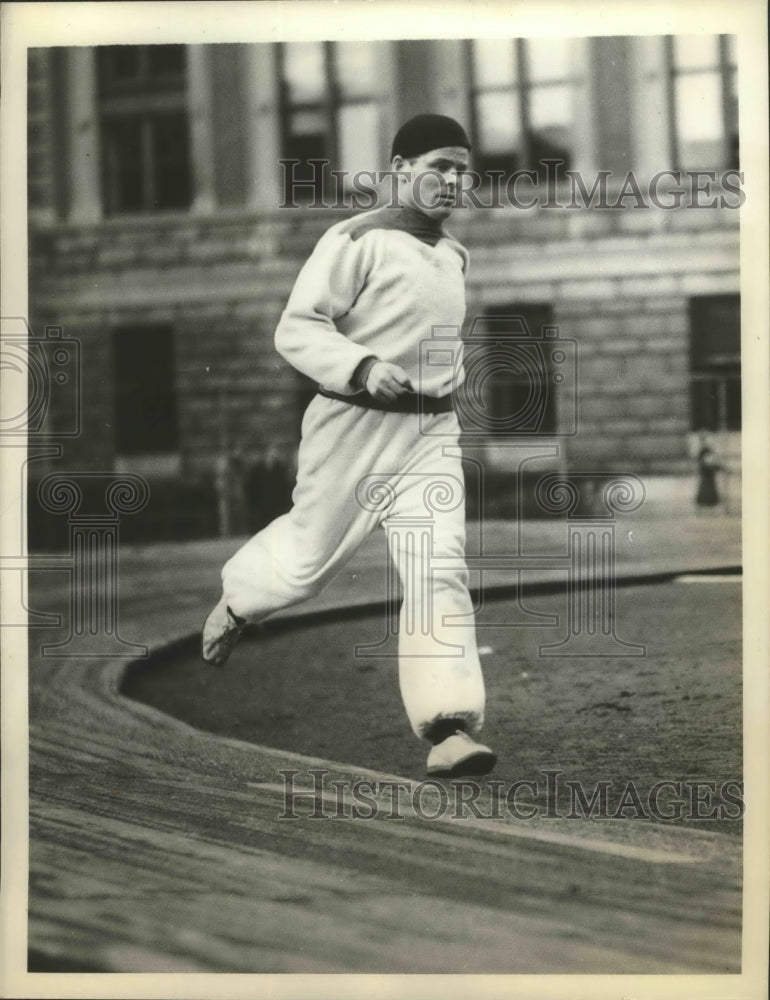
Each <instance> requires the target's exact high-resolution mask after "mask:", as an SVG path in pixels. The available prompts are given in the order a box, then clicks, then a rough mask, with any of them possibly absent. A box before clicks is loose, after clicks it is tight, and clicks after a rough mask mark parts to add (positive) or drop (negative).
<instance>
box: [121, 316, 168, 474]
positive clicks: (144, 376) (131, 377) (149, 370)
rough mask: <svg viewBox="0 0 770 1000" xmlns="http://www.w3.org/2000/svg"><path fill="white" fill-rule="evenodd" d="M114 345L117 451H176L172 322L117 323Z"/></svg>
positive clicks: (157, 453) (147, 453) (151, 452)
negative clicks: (159, 323) (136, 325)
mask: <svg viewBox="0 0 770 1000" xmlns="http://www.w3.org/2000/svg"><path fill="white" fill-rule="evenodd" d="M113 347H114V352H113V359H114V368H113V370H114V385H115V419H114V425H113V426H114V429H115V451H116V453H117V454H118V455H119V456H134V455H145V456H146V455H163V454H170V453H174V452H176V451H177V449H178V447H179V431H178V422H177V411H176V393H175V389H174V343H173V334H172V331H171V329H170V327H168V326H141V327H133V326H132V327H119V328H118V329H116V330H115V332H114V340H113Z"/></svg>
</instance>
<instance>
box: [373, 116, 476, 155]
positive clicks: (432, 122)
mask: <svg viewBox="0 0 770 1000" xmlns="http://www.w3.org/2000/svg"><path fill="white" fill-rule="evenodd" d="M443 146H463V147H464V148H465V149H470V148H471V144H470V141H469V139H468V136H467V135H466V134H465V129H464V128H463V127H462V125H460V123H459V122H456V121H455V120H454V118H449V117H447V115H415V116H414V118H410V119H409V121H408V122H406V123H405V124H404V125H402V126H401V128H400V129H399V130H398V132H396V137H395V139H394V140H393V146H392V147H391V151H390V158H391V160H392V159H393V157H394V156H403V158H404V159H405V160H411V159H414V157H416V156H422V154H423V153H427V152H429V151H430V150H431V149H441V148H442V147H443Z"/></svg>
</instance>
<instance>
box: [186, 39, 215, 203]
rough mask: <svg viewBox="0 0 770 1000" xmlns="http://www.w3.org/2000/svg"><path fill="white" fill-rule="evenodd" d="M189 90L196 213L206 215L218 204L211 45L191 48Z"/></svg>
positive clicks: (188, 51) (188, 59) (188, 52)
mask: <svg viewBox="0 0 770 1000" xmlns="http://www.w3.org/2000/svg"><path fill="white" fill-rule="evenodd" d="M187 87H188V91H187V97H188V102H189V112H190V138H191V145H192V168H193V202H192V211H193V212H197V213H200V214H204V215H205V214H207V213H209V212H213V211H214V209H215V208H216V204H217V197H216V187H215V173H214V114H213V104H212V95H211V65H210V53H209V47H208V46H207V45H190V46H189V47H188V49H187Z"/></svg>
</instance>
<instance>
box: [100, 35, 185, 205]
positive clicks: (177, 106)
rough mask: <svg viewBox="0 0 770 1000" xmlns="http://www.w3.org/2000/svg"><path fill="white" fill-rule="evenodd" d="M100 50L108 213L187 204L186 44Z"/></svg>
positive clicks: (102, 135)
mask: <svg viewBox="0 0 770 1000" xmlns="http://www.w3.org/2000/svg"><path fill="white" fill-rule="evenodd" d="M96 51H97V79H98V101H99V122H100V129H101V142H102V169H103V190H104V202H105V204H104V211H105V215H115V214H118V213H122V212H155V211H161V210H165V209H184V208H189V206H190V201H191V193H192V185H191V164H190V140H189V125H188V119H187V109H186V75H187V74H186V49H185V46H184V45H108V46H103V47H101V48H98V49H97V50H96Z"/></svg>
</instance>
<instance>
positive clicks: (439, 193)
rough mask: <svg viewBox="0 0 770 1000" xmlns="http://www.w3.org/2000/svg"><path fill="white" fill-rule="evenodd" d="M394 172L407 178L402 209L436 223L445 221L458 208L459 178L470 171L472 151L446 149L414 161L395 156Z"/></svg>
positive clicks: (401, 185)
mask: <svg viewBox="0 0 770 1000" xmlns="http://www.w3.org/2000/svg"><path fill="white" fill-rule="evenodd" d="M393 169H394V170H396V171H398V172H399V173H401V174H403V175H404V176H405V178H406V179H405V180H403V181H400V183H399V188H398V190H399V194H400V198H401V204H402V205H404V206H406V207H407V208H416V209H417V210H418V211H419V212H422V213H423V215H427V216H429V217H430V218H432V219H445V218H446V217H447V216H448V215H449V213H450V212H451V211H452V209H453V208H454V206H455V204H456V202H455V198H456V190H457V186H458V179H459V176H460V174H462V173H463V172H464V171H465V170H467V169H468V150H467V149H464V148H463V147H462V146H442V147H441V148H440V149H431V150H430V151H429V152H427V153H422V154H420V156H417V157H415V158H414V159H412V160H404V159H403V158H402V157H400V156H395V157H394V158H393Z"/></svg>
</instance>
